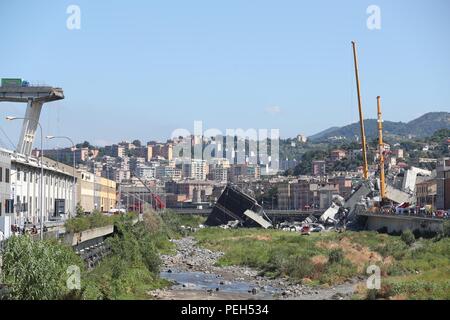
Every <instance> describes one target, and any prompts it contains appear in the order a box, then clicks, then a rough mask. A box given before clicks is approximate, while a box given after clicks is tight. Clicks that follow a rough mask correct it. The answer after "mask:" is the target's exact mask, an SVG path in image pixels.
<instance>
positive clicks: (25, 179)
mask: <svg viewBox="0 0 450 320" xmlns="http://www.w3.org/2000/svg"><path fill="white" fill-rule="evenodd" d="M23 181H24V182H27V172H26V171H24V172H23Z"/></svg>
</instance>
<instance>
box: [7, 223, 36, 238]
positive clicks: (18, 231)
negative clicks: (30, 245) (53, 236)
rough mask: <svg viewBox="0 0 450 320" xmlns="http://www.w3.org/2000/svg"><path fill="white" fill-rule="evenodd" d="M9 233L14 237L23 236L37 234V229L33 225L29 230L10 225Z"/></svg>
mask: <svg viewBox="0 0 450 320" xmlns="http://www.w3.org/2000/svg"><path fill="white" fill-rule="evenodd" d="M11 233H12V234H13V235H15V236H17V235H25V234H31V235H33V234H38V229H37V228H36V225H33V226H32V227H31V228H28V229H27V228H26V227H25V226H24V227H23V228H21V227H19V226H18V225H17V224H12V225H11Z"/></svg>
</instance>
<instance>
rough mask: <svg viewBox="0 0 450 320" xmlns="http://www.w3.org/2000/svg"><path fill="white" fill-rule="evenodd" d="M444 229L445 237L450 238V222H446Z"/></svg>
mask: <svg viewBox="0 0 450 320" xmlns="http://www.w3.org/2000/svg"><path fill="white" fill-rule="evenodd" d="M442 228H443V232H442V233H443V235H444V237H450V220H448V221H444V224H443V226H442Z"/></svg>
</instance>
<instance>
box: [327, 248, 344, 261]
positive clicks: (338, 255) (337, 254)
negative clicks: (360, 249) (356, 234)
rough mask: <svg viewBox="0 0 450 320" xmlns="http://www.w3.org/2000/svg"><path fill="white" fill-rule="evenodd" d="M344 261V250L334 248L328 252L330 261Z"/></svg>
mask: <svg viewBox="0 0 450 320" xmlns="http://www.w3.org/2000/svg"><path fill="white" fill-rule="evenodd" d="M342 261H344V252H343V251H342V249H340V248H337V249H333V250H331V251H330V253H329V254H328V263H330V264H334V263H341V262H342Z"/></svg>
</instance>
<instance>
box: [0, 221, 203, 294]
mask: <svg viewBox="0 0 450 320" xmlns="http://www.w3.org/2000/svg"><path fill="white" fill-rule="evenodd" d="M135 217H136V214H128V215H117V216H111V217H108V216H104V215H101V214H99V213H95V214H93V215H90V216H82V217H78V218H74V219H71V221H69V222H68V226H69V230H71V231H72V232H78V231H82V230H86V229H88V228H95V227H100V226H104V225H108V224H111V223H114V224H115V228H116V230H117V232H116V234H115V235H114V236H113V237H111V238H109V239H107V240H106V241H107V242H108V244H109V245H110V248H111V254H110V255H109V256H107V257H106V258H104V259H103V260H102V261H101V263H100V264H99V265H98V266H97V267H96V268H95V269H93V270H87V269H86V268H85V265H84V263H83V261H82V260H81V258H80V257H79V256H77V255H76V254H75V253H74V251H73V249H72V248H70V247H68V246H65V245H62V244H59V243H57V242H56V241H33V240H31V239H30V238H29V237H27V236H20V237H12V238H10V239H9V240H8V241H7V244H6V248H5V252H4V254H3V268H2V274H1V279H0V282H1V283H3V284H5V285H6V287H7V288H8V294H7V296H3V297H0V298H5V299H27V300H31V299H39V300H41V299H42V300H45V299H149V298H150V297H149V296H148V294H147V292H148V291H150V290H153V289H156V288H162V287H165V286H167V285H168V284H169V283H168V281H166V280H164V279H161V278H160V277H159V268H160V264H161V261H160V258H159V254H160V253H170V252H172V251H173V249H174V247H173V244H172V243H171V242H170V241H169V239H170V238H171V237H179V236H180V235H181V232H182V233H183V234H185V233H187V232H188V230H187V229H184V228H182V227H181V226H183V225H184V226H192V227H194V226H195V227H196V226H198V223H201V222H203V221H204V218H202V217H197V216H180V215H175V214H173V213H170V212H169V213H165V214H163V216H162V217H160V216H159V215H157V214H155V213H152V212H149V213H146V214H145V215H144V219H143V221H141V222H138V223H136V224H133V220H134V218H135ZM134 221H135V220H134ZM66 227H67V226H66ZM72 265H75V266H78V267H79V268H80V271H81V290H69V289H67V285H66V281H67V279H68V274H67V270H68V267H69V266H72Z"/></svg>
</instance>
